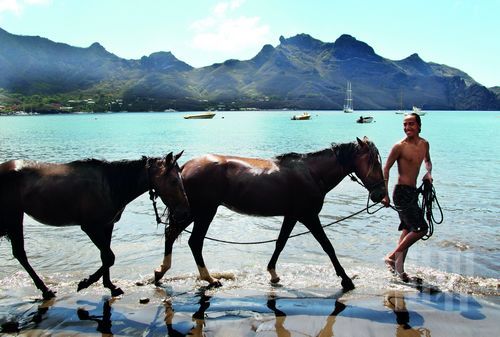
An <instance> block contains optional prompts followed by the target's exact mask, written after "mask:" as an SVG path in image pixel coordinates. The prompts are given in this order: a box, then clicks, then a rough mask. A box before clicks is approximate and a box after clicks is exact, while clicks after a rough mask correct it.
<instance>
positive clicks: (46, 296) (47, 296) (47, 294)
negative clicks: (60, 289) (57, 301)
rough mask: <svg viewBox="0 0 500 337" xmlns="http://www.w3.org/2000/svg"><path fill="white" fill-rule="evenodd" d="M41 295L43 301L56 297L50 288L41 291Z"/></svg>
mask: <svg viewBox="0 0 500 337" xmlns="http://www.w3.org/2000/svg"><path fill="white" fill-rule="evenodd" d="M42 297H43V299H44V301H47V300H50V299H52V298H54V297H56V293H55V292H54V291H52V290H47V291H44V292H43V294H42Z"/></svg>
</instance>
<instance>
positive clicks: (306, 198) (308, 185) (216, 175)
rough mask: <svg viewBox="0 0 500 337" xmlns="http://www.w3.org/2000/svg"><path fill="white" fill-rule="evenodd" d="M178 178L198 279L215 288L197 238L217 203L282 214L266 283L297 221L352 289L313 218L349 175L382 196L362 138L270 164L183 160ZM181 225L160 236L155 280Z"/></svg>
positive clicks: (376, 159) (377, 167)
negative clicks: (189, 218)
mask: <svg viewBox="0 0 500 337" xmlns="http://www.w3.org/2000/svg"><path fill="white" fill-rule="evenodd" d="M181 171H182V173H181V174H182V179H183V181H184V187H185V188H186V193H187V196H188V200H189V203H190V206H191V214H192V215H193V219H194V227H193V231H192V234H191V236H190V238H189V241H188V243H189V246H190V248H191V250H192V253H193V256H194V259H195V261H196V264H197V266H198V270H199V272H200V278H201V279H202V280H206V281H207V282H209V283H210V285H217V284H218V281H215V280H214V279H213V278H212V277H211V276H210V274H209V273H208V270H207V268H206V267H205V263H204V261H203V256H202V249H203V240H204V238H205V235H206V233H207V230H208V227H209V225H210V223H211V221H212V219H213V218H214V216H215V213H216V212H217V208H218V207H219V205H224V206H226V207H228V208H229V209H232V210H234V211H236V212H240V213H244V214H251V215H258V216H277V215H283V216H284V220H283V225H282V227H281V231H280V234H279V237H278V240H277V243H276V248H275V250H274V253H273V255H272V257H271V260H270V261H269V264H268V271H269V273H270V274H271V282H273V283H276V282H278V281H279V277H278V275H277V274H276V271H275V267H276V262H277V260H278V257H279V254H280V253H281V251H282V250H283V248H284V246H285V243H286V241H287V239H288V237H289V235H290V233H291V231H292V229H293V227H294V226H295V224H296V223H297V221H300V222H301V223H303V224H304V225H305V226H306V227H307V228H308V229H309V230H310V231H311V233H312V234H313V236H314V238H315V239H316V240H317V241H318V242H319V243H320V245H321V247H322V248H323V250H324V251H325V252H326V253H327V254H328V256H329V257H330V259H331V261H332V263H333V266H334V267H335V271H336V273H337V275H338V276H340V277H341V278H342V287H343V288H344V289H345V290H350V289H353V288H354V284H353V283H352V281H351V279H350V278H349V277H348V276H347V274H346V273H345V271H344V269H343V268H342V266H341V265H340V262H339V261H338V259H337V257H336V255H335V251H334V249H333V246H332V244H331V243H330V241H329V240H328V238H327V236H326V235H325V232H324V230H323V228H322V226H321V223H320V220H319V217H318V214H319V212H320V211H321V208H322V206H323V201H324V198H325V195H326V194H327V193H328V192H329V191H330V190H331V189H333V188H334V187H335V186H336V185H337V184H338V183H340V181H341V180H342V179H344V177H346V176H347V175H348V174H351V173H354V174H356V176H358V177H359V179H361V181H362V183H363V184H364V186H365V188H366V189H368V191H369V192H370V198H371V199H372V200H373V201H374V202H379V201H380V200H382V198H383V197H384V196H385V194H386V189H385V184H384V177H383V174H382V169H381V162H380V156H379V154H378V150H377V148H376V147H375V145H374V144H373V143H372V142H370V141H369V140H368V139H367V138H366V137H365V138H364V139H363V140H360V139H359V138H357V142H353V143H346V144H339V145H332V147H330V148H327V149H325V150H322V151H319V152H315V153H308V154H297V153H290V154H286V155H282V156H279V157H276V158H275V159H271V160H264V159H253V158H241V157H232V156H221V155H206V156H203V157H200V158H195V159H192V160H190V161H188V162H187V163H186V164H185V165H184V166H183V167H182V168H181ZM185 228H186V225H185V224H184V225H177V224H174V223H172V224H171V226H169V227H168V229H167V232H166V238H165V257H164V260H163V264H162V265H161V266H160V268H159V269H158V270H156V271H155V281H156V282H158V281H159V280H160V279H161V278H162V277H163V275H164V274H165V273H166V271H167V270H168V269H169V268H170V267H171V254H172V245H173V243H174V240H175V239H176V238H177V236H178V235H179V234H180V232H181V231H182V230H184V229H185Z"/></svg>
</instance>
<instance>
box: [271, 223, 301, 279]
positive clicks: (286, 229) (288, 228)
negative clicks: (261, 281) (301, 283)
mask: <svg viewBox="0 0 500 337" xmlns="http://www.w3.org/2000/svg"><path fill="white" fill-rule="evenodd" d="M296 223H297V219H294V218H290V217H288V216H285V218H284V219H283V224H282V225H281V230H280V234H279V236H278V240H277V241H276V247H275V248H274V252H273V256H271V260H269V263H268V264H267V271H268V272H269V274H271V283H278V282H279V281H280V278H279V276H278V274H276V262H277V261H278V258H279V256H280V254H281V251H282V250H283V248H285V244H286V242H287V240H288V237H289V236H290V233H291V232H292V229H293V227H295V224H296Z"/></svg>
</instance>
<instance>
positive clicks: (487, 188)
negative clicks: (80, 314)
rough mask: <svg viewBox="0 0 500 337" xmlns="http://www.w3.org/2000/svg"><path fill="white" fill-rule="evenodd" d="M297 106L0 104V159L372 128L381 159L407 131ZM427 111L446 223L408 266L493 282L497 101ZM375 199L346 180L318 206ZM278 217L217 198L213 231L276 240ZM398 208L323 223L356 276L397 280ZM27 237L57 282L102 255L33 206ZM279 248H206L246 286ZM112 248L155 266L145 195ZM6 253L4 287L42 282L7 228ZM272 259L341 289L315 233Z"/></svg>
mask: <svg viewBox="0 0 500 337" xmlns="http://www.w3.org/2000/svg"><path fill="white" fill-rule="evenodd" d="M294 113H297V112H294ZM294 113H292V112H285V111H257V112H219V113H217V116H216V117H215V118H214V119H212V120H184V119H183V118H182V116H183V115H184V113H127V114H88V115H53V116H18V117H0V144H1V150H0V161H5V160H9V159H33V160H40V161H54V162H66V161H71V160H75V159H81V158H87V157H94V158H100V159H107V160H118V159H137V158H139V157H140V156H141V155H149V156H159V155H162V154H165V153H167V152H170V151H174V152H178V151H181V150H184V151H185V152H184V155H183V157H182V158H181V159H180V162H181V163H183V162H185V161H187V160H188V159H190V158H193V157H195V156H198V155H202V154H205V153H221V154H232V155H240V156H250V157H264V158H265V157H272V156H275V155H278V154H282V153H286V152H311V151H317V150H320V149H323V148H326V147H328V146H329V144H330V143H331V142H336V143H340V142H350V141H354V140H355V137H362V136H365V135H366V136H368V137H369V138H370V139H371V140H373V141H374V142H375V144H376V145H377V147H378V148H379V150H380V153H381V155H382V158H383V160H385V159H386V157H387V154H388V152H389V150H390V148H391V146H392V145H393V144H394V143H395V142H396V141H398V140H399V139H401V138H402V137H403V131H402V116H401V115H396V114H395V113H394V112H393V111H385V112H370V113H369V114H370V115H372V116H374V118H375V122H374V123H372V124H356V123H355V120H356V119H357V117H358V116H357V115H358V114H344V113H342V112H338V111H317V112H312V113H311V115H312V119H311V120H309V121H291V120H290V117H291V115H292V114H294ZM360 113H361V112H360ZM363 114H368V113H365V112H363ZM422 122H423V132H422V137H424V138H426V139H427V140H429V141H430V144H431V157H432V160H433V165H434V170H433V177H434V181H435V188H436V190H437V194H438V199H439V202H440V204H441V206H442V208H443V212H444V223H443V224H441V225H436V228H435V233H434V236H433V237H432V238H431V239H430V240H428V241H425V242H419V243H417V244H416V245H415V246H414V247H412V249H411V251H410V254H409V256H408V262H407V269H408V270H409V271H410V273H412V274H417V275H418V276H420V277H423V278H424V279H425V280H427V281H429V282H433V283H435V284H438V285H439V287H440V288H441V289H442V290H450V291H454V292H459V293H464V294H467V293H472V294H479V295H498V279H499V278H500V275H499V270H500V268H499V267H500V262H499V261H500V247H499V246H498V242H499V239H500V233H499V230H498V219H499V218H500V217H499V215H500V214H499V213H500V211H499V210H500V207H499V206H500V201H499V200H500V198H499V197H500V194H499V192H498V185H499V184H500V181H499V180H500V179H499V175H498V166H499V164H500V159H499V158H500V156H499V154H500V153H499V152H500V151H499V149H500V146H499V145H500V141H499V137H500V136H499V134H498V126H499V124H498V123H499V122H500V113H499V112H451V111H431V112H428V113H427V115H426V116H423V117H422ZM395 171H396V169H395V168H393V170H392V172H391V173H392V175H393V176H394V174H395V173H396V172H395ZM391 182H394V179H391ZM390 188H392V184H391V186H390ZM366 198H367V193H366V191H365V190H364V189H363V188H362V187H360V186H359V185H357V184H355V183H353V182H351V181H349V179H345V180H344V181H343V182H342V183H341V184H340V185H339V186H337V187H336V188H335V189H334V190H332V191H331V192H330V193H329V194H328V195H327V197H326V201H325V205H324V207H323V210H322V212H321V213H320V218H321V220H322V222H323V223H324V224H328V223H331V222H333V221H336V220H339V219H342V218H343V217H346V216H348V215H350V214H352V213H354V212H356V211H359V210H361V209H363V208H364V207H365V206H366ZM281 220H282V219H280V218H274V217H273V218H256V217H249V216H244V215H239V214H236V213H233V212H232V211H230V210H228V209H225V208H223V207H221V208H219V212H218V214H217V216H216V218H215V220H214V222H213V223H212V225H211V227H210V230H209V232H208V236H210V237H216V238H219V239H226V240H236V241H237V240H241V238H244V239H245V241H260V240H268V239H274V238H276V237H277V235H278V232H279V228H280V224H281ZM397 220H398V219H397V215H396V213H395V212H394V211H392V210H391V209H383V210H381V211H379V212H377V213H376V214H373V215H368V214H366V213H363V214H360V215H358V216H356V217H353V218H350V219H348V220H345V221H342V222H340V223H339V224H337V225H334V226H331V227H328V228H327V229H326V232H327V235H328V236H329V238H330V239H331V240H332V243H333V245H334V247H335V249H336V252H337V254H338V256H339V259H340V261H341V263H342V265H343V266H344V268H345V269H346V271H347V273H348V274H349V275H351V276H354V277H355V279H354V282H355V284H356V286H357V287H358V289H365V291H369V289H385V288H386V287H387V284H389V283H391V276H390V275H388V273H387V271H386V269H385V266H384V263H383V261H382V258H383V256H384V255H385V254H386V253H387V252H389V251H390V250H392V249H393V247H394V245H395V242H396V240H397V237H398V232H397V231H396V228H397V223H398V221H397ZM190 228H191V227H188V229H190ZM302 231H305V228H304V227H303V226H302V225H300V224H298V225H297V226H296V228H295V230H294V233H298V232H302ZM25 238H26V250H27V253H28V257H29V259H30V262H31V264H32V266H34V268H35V269H36V270H37V271H38V273H39V274H40V275H41V276H42V278H44V279H45V280H47V281H48V283H50V284H51V287H54V288H56V289H60V291H66V290H67V289H73V287H74V288H76V284H77V281H78V280H80V279H82V278H83V277H87V276H88V275H89V274H91V273H92V272H94V271H95V269H97V267H98V266H99V265H100V260H99V253H98V251H97V249H96V248H95V247H94V245H93V244H92V243H91V242H90V240H89V239H88V238H87V237H86V236H85V234H84V233H83V232H82V231H81V230H80V229H79V228H77V227H67V228H54V227H50V226H45V225H41V224H39V223H37V222H36V221H34V220H32V219H31V218H29V217H25ZM187 240H188V234H184V235H182V236H181V238H180V239H179V240H178V241H177V242H176V244H175V245H174V258H173V268H172V269H171V270H170V271H169V272H168V274H167V276H166V277H175V276H180V277H181V278H183V279H185V280H188V281H187V282H190V283H195V282H196V281H195V278H194V276H195V275H196V274H197V272H196V265H195V263H194V261H193V258H192V256H191V252H190V250H189V248H188V245H187ZM273 248H274V245H273V244H264V245H257V246H255V245H252V246H245V245H226V244H222V243H217V242H212V241H208V240H207V241H205V246H204V257H205V261H206V263H207V267H208V268H209V270H210V271H212V272H223V273H232V274H233V275H235V278H236V281H234V280H233V281H226V282H228V283H231V284H232V285H234V286H236V287H238V288H239V289H254V290H260V288H261V287H262V288H266V289H267V287H268V278H269V276H268V274H267V272H266V271H265V267H266V264H267V262H268V259H269V258H270V256H271V253H272V250H273ZM112 249H113V251H114V252H115V254H116V263H115V265H114V266H113V268H112V269H111V276H112V278H113V279H116V280H118V282H119V283H122V285H121V286H123V287H125V288H127V286H126V285H127V284H130V283H131V284H133V282H134V281H136V280H139V279H147V278H149V277H150V276H152V271H153V269H154V268H156V267H157V266H158V265H159V263H160V262H161V259H162V255H163V230H162V228H161V227H157V226H156V223H155V220H154V216H153V210H152V206H151V203H150V201H149V199H148V196H147V194H145V195H143V196H141V197H139V198H138V199H136V200H135V201H133V202H132V203H131V204H130V205H129V206H128V207H127V208H126V210H125V212H124V214H123V216H122V218H121V220H120V221H119V222H118V223H117V225H116V226H115V230H114V233H113V243H112ZM0 259H2V265H3V266H2V268H1V270H0V287H1V289H2V291H5V290H7V289H13V288H15V287H16V286H25V287H31V288H34V286H33V285H32V283H30V282H31V281H30V279H29V277H28V276H27V274H26V273H25V272H24V270H23V269H22V267H21V266H20V265H19V263H18V262H17V260H15V259H13V258H12V255H11V251H10V243H9V242H8V241H6V240H5V239H3V240H1V241H0ZM277 271H278V273H279V274H280V276H281V278H282V285H283V286H285V287H289V288H294V289H301V288H308V289H331V290H332V292H333V291H336V290H337V289H339V288H340V279H338V278H337V277H336V276H335V273H334V271H333V269H332V267H331V264H330V262H329V259H328V258H327V256H326V255H325V254H324V253H323V251H322V250H321V248H320V247H319V245H318V244H317V243H316V242H315V241H314V239H313V238H312V237H311V236H310V235H304V236H300V237H297V238H293V239H290V240H289V242H288V244H287V246H286V248H285V250H284V251H283V253H282V255H281V257H280V260H279V261H278V265H277ZM34 292H35V293H36V289H34ZM360 292H361V293H362V292H363V290H360ZM4 298H5V297H4ZM2 300H3V299H0V301H2Z"/></svg>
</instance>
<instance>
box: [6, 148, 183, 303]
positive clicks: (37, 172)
mask: <svg viewBox="0 0 500 337" xmlns="http://www.w3.org/2000/svg"><path fill="white" fill-rule="evenodd" d="M181 154H182V152H181V153H179V154H177V155H175V156H174V155H172V153H169V154H168V155H166V156H165V157H163V158H147V157H142V159H139V160H123V161H115V162H106V161H101V160H96V159H88V160H83V161H74V162H70V163H67V164H52V163H41V162H34V161H24V160H11V161H8V162H5V163H3V164H0V237H2V236H7V237H8V238H9V239H10V241H11V244H12V254H13V255H14V257H15V258H16V259H17V260H18V261H19V262H20V263H21V265H22V266H23V267H24V269H25V270H26V271H27V272H28V274H29V275H30V276H31V278H32V279H33V282H34V283H35V285H36V286H37V288H38V289H40V290H41V291H42V293H43V298H45V299H49V298H52V297H54V296H55V294H54V292H52V291H51V290H50V289H48V288H47V286H46V285H45V284H44V282H43V281H42V280H41V279H40V277H39V276H38V275H37V274H36V272H35V271H34V270H33V268H32V267H31V265H30V264H29V262H28V258H27V256H26V252H25V250H24V237H23V215H24V213H26V214H28V215H30V216H31V217H33V218H34V219H36V220H37V221H39V222H41V223H44V224H47V225H52V226H71V225H77V226H80V227H81V228H82V230H83V231H84V232H85V233H87V235H88V236H89V238H90V239H91V240H92V242H93V243H94V244H95V245H96V246H97V248H98V249H99V251H100V253H101V261H102V266H101V267H100V268H99V269H98V270H97V271H96V272H95V273H94V274H92V275H90V276H89V278H88V279H84V280H82V281H81V282H80V283H79V284H78V290H81V289H85V288H87V287H88V286H90V285H91V284H92V283H94V282H96V281H98V280H99V279H100V278H101V277H102V279H103V285H104V286H105V287H106V288H109V289H110V290H111V294H112V296H119V295H121V294H123V291H122V290H121V289H120V288H117V287H116V286H115V285H113V283H111V280H110V275H109V268H110V267H111V266H112V265H113V264H114V260H115V256H114V254H113V252H112V251H111V247H110V245H111V234H112V231H113V226H114V224H115V222H117V221H118V220H119V219H120V216H121V214H122V212H123V210H124V209H125V206H126V205H127V204H128V203H129V202H131V201H132V200H134V199H135V198H137V197H138V196H139V195H141V194H143V193H144V192H146V191H147V190H148V189H149V190H150V192H152V193H153V195H159V196H160V198H161V199H162V201H163V203H164V204H165V205H166V206H167V207H168V208H169V210H170V212H171V213H170V214H171V218H172V220H175V222H177V221H179V222H180V223H183V224H185V223H187V224H189V223H190V222H191V215H190V211H189V203H188V200H187V197H186V193H185V191H184V186H183V183H182V179H181V175H180V169H179V166H178V164H177V159H178V158H179V157H180V156H181Z"/></svg>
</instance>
